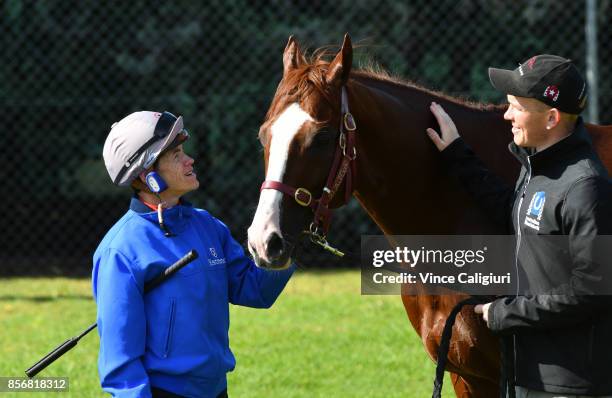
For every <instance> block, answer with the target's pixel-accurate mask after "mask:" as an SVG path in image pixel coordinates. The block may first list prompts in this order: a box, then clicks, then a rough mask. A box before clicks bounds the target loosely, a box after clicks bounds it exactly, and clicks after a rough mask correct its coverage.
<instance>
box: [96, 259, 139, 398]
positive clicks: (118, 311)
mask: <svg viewBox="0 0 612 398" xmlns="http://www.w3.org/2000/svg"><path fill="white" fill-rule="evenodd" d="M141 282H142V281H141ZM142 285H143V284H142V283H138V282H137V278H135V277H134V275H133V273H132V271H131V268H130V267H129V260H128V259H127V258H126V257H125V256H123V255H122V254H121V253H119V252H117V251H115V250H112V249H109V250H107V252H106V253H105V254H103V255H102V256H101V258H100V259H99V260H98V264H95V272H94V296H95V299H96V304H97V308H98V314H97V320H98V334H99V335H100V352H99V357H98V372H99V374H100V382H101V385H102V388H103V389H104V391H106V392H108V393H110V394H112V395H113V396H114V397H121V398H123V397H125V398H127V397H134V398H135V397H138V398H143V397H144V398H147V397H151V389H150V385H149V377H148V375H147V373H146V372H145V369H144V366H143V364H142V361H141V358H142V356H143V355H144V353H145V341H146V317H145V309H144V300H143V289H142Z"/></svg>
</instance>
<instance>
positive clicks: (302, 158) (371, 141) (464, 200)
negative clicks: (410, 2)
mask: <svg viewBox="0 0 612 398" xmlns="http://www.w3.org/2000/svg"><path fill="white" fill-rule="evenodd" d="M351 64H352V45H351V42H350V38H349V37H348V35H346V36H345V38H344V43H343V44H342V48H341V50H340V51H339V52H338V53H337V55H336V56H335V58H334V59H333V60H332V61H331V62H326V61H325V60H324V59H323V55H321V54H320V55H319V56H315V57H313V59H312V60H311V61H307V60H306V58H305V57H304V55H303V54H302V53H301V51H300V48H299V46H298V44H297V42H296V41H295V40H294V39H293V38H292V37H291V38H289V42H288V44H287V46H286V48H285V51H284V55H283V67H284V70H283V78H282V80H281V82H280V84H279V86H278V88H277V91H276V94H275V96H274V98H273V100H272V104H271V106H270V109H269V110H268V113H267V115H266V118H265V121H264V123H263V124H262V126H261V128H260V132H259V138H260V140H261V144H262V146H263V148H264V161H265V170H266V184H267V185H265V186H263V188H264V189H262V192H261V195H260V198H259V204H258V207H257V210H256V213H255V216H254V219H253V223H252V225H251V226H250V228H249V250H250V252H251V254H252V255H253V257H254V259H255V261H256V262H257V264H258V265H259V266H261V267H265V268H282V267H284V266H286V265H287V264H288V262H289V261H290V259H291V256H292V253H293V249H294V247H295V244H296V242H297V240H298V239H299V237H300V235H301V234H302V231H304V230H308V225H309V224H310V222H311V221H312V220H313V212H312V211H311V209H309V208H308V207H312V208H313V209H315V208H316V206H314V207H313V205H312V203H310V206H305V205H307V204H309V203H306V202H311V200H312V199H313V198H312V197H309V195H310V194H308V195H307V194H305V193H304V192H308V191H309V192H312V193H314V194H318V193H321V192H322V190H323V188H324V186H326V180H328V174H329V173H330V169H331V168H332V163H333V162H334V153H335V151H336V148H337V147H338V142H339V141H343V140H342V139H340V135H342V134H344V131H345V130H346V129H347V127H348V128H349V129H350V127H351V123H348V125H347V124H341V123H342V120H341V119H342V117H341V114H342V113H343V112H342V111H341V102H342V99H341V97H342V94H341V93H342V91H343V90H346V91H345V92H346V93H347V99H348V101H346V103H345V105H344V106H348V108H349V109H350V112H351V113H352V115H353V116H354V120H355V124H356V127H357V130H356V132H355V133H354V135H355V138H354V140H355V142H354V148H355V154H356V157H355V158H354V162H355V163H356V167H355V168H354V169H353V170H354V172H353V173H352V175H350V179H351V180H352V183H349V182H347V178H344V179H342V181H339V182H342V185H340V186H339V189H337V190H335V191H334V192H331V195H332V196H333V197H332V198H331V201H330V203H329V205H330V207H331V208H334V207H339V206H341V205H342V204H343V203H344V198H343V196H344V195H342V194H341V193H343V192H344V190H345V189H346V188H347V184H349V186H348V190H349V191H350V192H349V193H352V194H353V195H354V196H355V198H357V200H358V201H359V203H360V204H361V206H362V207H363V208H364V209H365V210H366V212H367V213H368V214H369V216H370V217H371V218H372V219H373V220H374V222H376V224H377V225H378V226H379V227H380V229H381V230H382V231H383V232H384V233H385V234H386V235H402V234H403V235H423V234H439V235H449V234H470V233H473V234H486V233H501V232H502V231H500V230H499V229H498V228H497V227H496V226H494V225H492V224H491V222H490V221H489V220H488V219H487V217H486V214H484V213H483V212H482V211H481V210H480V209H479V208H478V207H477V206H476V204H475V203H474V202H473V201H472V200H471V199H470V198H469V197H468V196H467V194H466V193H465V192H464V191H463V189H462V188H461V187H460V186H459V185H458V183H457V182H455V181H454V180H452V179H451V178H450V177H449V175H448V173H447V171H446V170H445V167H444V165H443V164H442V162H441V160H440V156H439V153H438V151H437V150H436V149H435V148H434V146H433V145H432V143H431V142H430V140H429V138H428V137H427V136H426V134H425V130H426V128H428V127H433V128H437V127H438V126H437V124H436V121H435V119H434V117H433V115H432V114H431V113H430V111H429V105H430V104H431V102H432V101H436V102H438V103H440V104H441V105H442V106H443V107H444V109H445V110H446V111H447V112H448V113H449V114H450V115H451V116H452V118H453V119H454V121H455V123H456V125H457V127H458V129H459V131H460V132H461V134H462V136H463V137H464V139H465V140H466V142H468V143H469V144H470V145H471V146H472V148H473V149H474V151H475V152H476V153H477V154H478V155H479V156H480V157H481V159H482V160H483V161H484V162H485V163H486V164H487V165H488V167H490V169H492V170H493V171H494V172H496V173H497V174H498V175H500V176H501V177H502V178H503V179H505V180H506V181H507V182H508V183H510V184H512V183H513V182H514V179H515V177H516V176H517V173H518V169H519V164H518V162H517V161H516V160H515V159H514V158H513V157H512V156H511V155H510V154H509V151H508V149H507V145H508V142H510V140H511V132H510V126H509V124H508V122H506V121H505V120H504V119H503V112H504V111H505V106H492V105H482V104H473V103H467V102H465V101H462V100H459V99H455V98H451V97H449V96H446V95H442V94H440V93H435V92H432V91H429V90H426V89H424V88H422V87H418V86H416V85H414V84H411V83H408V82H402V81H398V80H396V79H393V78H390V77H388V76H386V75H384V74H380V73H375V72H371V71H360V70H351ZM338 126H343V127H342V128H341V130H340V131H339V130H338ZM587 127H588V129H589V131H590V132H591V134H592V135H593V138H594V142H595V144H596V145H597V147H598V148H608V149H610V148H612V131H611V130H612V126H610V127H607V129H608V131H604V128H602V127H598V126H592V125H588V126H587ZM342 138H344V137H342ZM344 141H345V140H344ZM340 144H341V145H342V142H341V143H340ZM599 152H600V156H601V158H602V160H603V161H604V162H605V163H606V165H607V166H608V169H611V170H612V151H608V152H606V153H603V152H602V151H599ZM336 168H337V167H335V169H336ZM348 174H351V173H350V172H349V173H348ZM270 181H272V182H273V184H276V185H270V183H269V182H270ZM328 184H329V182H328ZM292 187H300V188H301V190H302V191H300V192H298V193H295V189H293V190H291V189H292ZM298 191H299V190H298ZM328 193H329V192H328ZM335 193H338V194H335ZM285 194H291V195H292V196H294V197H289V196H287V195H285ZM334 194H335V195H334ZM313 203H314V202H313ZM356 238H357V237H356ZM463 298H465V296H461V295H448V296H427V295H404V296H402V301H403V303H404V306H405V308H406V312H407V314H408V318H409V319H410V322H411V323H412V325H413V327H414V328H415V330H416V332H417V333H418V335H419V336H420V337H421V340H422V341H423V344H424V346H425V349H426V351H427V353H428V354H429V356H430V357H431V358H432V359H433V360H434V361H435V360H436V352H437V348H438V346H439V342H440V336H441V333H442V329H443V326H444V322H445V320H446V318H447V316H448V314H449V312H450V311H451V309H452V308H453V307H454V306H455V304H456V303H457V302H458V301H460V300H461V299H463ZM447 370H449V371H450V373H451V380H452V382H453V386H454V389H455V392H456V394H457V396H459V397H487V398H489V397H495V396H498V394H499V393H498V389H499V387H498V383H499V382H498V379H499V343H498V340H497V338H496V337H495V336H493V335H492V334H491V333H490V332H489V330H488V329H487V327H486V325H485V324H484V322H483V321H482V319H481V318H480V317H478V316H476V315H475V314H474V313H473V309H472V308H464V309H463V310H462V311H461V313H460V314H459V315H458V317H457V320H456V324H455V327H454V333H453V338H452V341H451V345H450V350H449V354H448V366H447ZM432 377H433V375H432Z"/></svg>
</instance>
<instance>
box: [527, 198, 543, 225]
mask: <svg viewBox="0 0 612 398" xmlns="http://www.w3.org/2000/svg"><path fill="white" fill-rule="evenodd" d="M544 203H546V192H542V191H540V192H536V193H534V194H533V197H532V198H531V202H530V203H529V208H528V209H527V216H525V225H526V226H528V227H529V228H533V229H535V230H536V231H539V230H540V221H541V220H542V214H543V213H544Z"/></svg>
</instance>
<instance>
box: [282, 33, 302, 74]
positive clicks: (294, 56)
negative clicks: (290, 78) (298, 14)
mask: <svg viewBox="0 0 612 398" xmlns="http://www.w3.org/2000/svg"><path fill="white" fill-rule="evenodd" d="M301 62H302V53H301V51H300V46H299V45H298V43H297V41H296V40H295V38H294V37H293V35H291V36H289V41H287V45H286V46H285V51H284V52H283V75H286V74H287V72H289V71H290V70H293V69H296V68H297V67H299V66H300V63H301Z"/></svg>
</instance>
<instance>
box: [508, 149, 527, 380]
mask: <svg viewBox="0 0 612 398" xmlns="http://www.w3.org/2000/svg"><path fill="white" fill-rule="evenodd" d="M530 180H531V161H530V160H529V157H527V181H526V182H525V184H524V185H523V189H522V191H523V192H522V193H521V198H520V199H519V204H518V208H517V209H516V233H517V237H516V251H515V253H514V268H515V269H516V295H517V296H518V294H519V292H520V275H519V269H518V254H519V249H520V247H521V236H522V234H521V206H522V205H523V199H524V198H525V194H526V193H527V185H529V181H530ZM512 341H513V344H512V350H513V351H514V355H513V358H512V359H513V361H512V362H513V364H514V370H515V371H514V375H515V376H514V377H515V378H516V369H517V363H516V335H512ZM515 380H516V379H515ZM515 380H511V383H512V384H513V385H514V382H515Z"/></svg>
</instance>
